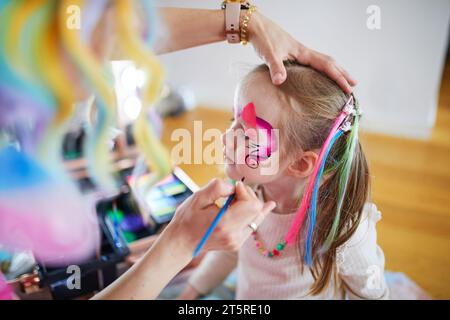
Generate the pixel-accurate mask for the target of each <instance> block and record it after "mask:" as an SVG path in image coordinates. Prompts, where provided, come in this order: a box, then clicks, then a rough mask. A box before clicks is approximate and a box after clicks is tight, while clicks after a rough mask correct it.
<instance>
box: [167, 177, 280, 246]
mask: <svg viewBox="0 0 450 320" xmlns="http://www.w3.org/2000/svg"><path fill="white" fill-rule="evenodd" d="M233 192H236V196H235V201H234V202H233V203H232V204H231V206H230V207H229V208H228V210H227V212H226V213H225V214H224V215H223V217H222V218H221V220H220V221H219V223H218V225H217V226H216V228H215V231H214V232H213V233H212V234H211V237H210V238H209V240H208V241H207V242H206V243H205V247H204V250H238V249H239V248H240V247H241V245H242V244H243V243H244V241H245V240H246V239H247V238H248V236H249V235H250V234H251V229H250V228H249V227H248V225H249V224H250V223H252V222H254V223H256V224H257V225H258V224H259V223H261V222H262V221H263V219H264V217H265V216H266V215H267V214H268V213H269V212H270V211H271V210H273V208H275V203H274V202H273V201H269V202H266V203H264V202H263V201H261V200H259V199H258V198H257V197H256V195H255V193H254V192H253V190H251V188H250V187H248V186H245V185H244V184H243V183H242V182H240V181H239V182H238V183H237V184H236V188H235V187H234V186H233V185H231V184H230V183H228V182H225V181H223V180H219V179H214V180H212V181H211V182H210V183H209V184H208V185H207V186H206V187H204V188H202V189H201V190H199V191H197V192H196V193H194V194H193V195H192V196H191V197H189V198H188V199H187V200H186V201H185V202H184V203H182V204H181V205H180V206H179V207H178V209H177V211H176V214H175V216H174V218H173V219H172V221H171V223H170V224H169V226H168V227H170V228H174V229H176V230H177V233H178V234H179V236H178V241H180V242H182V243H184V245H186V250H188V251H189V252H192V253H193V252H194V249H195V247H196V246H197V245H198V243H199V242H200V240H201V238H202V237H203V235H204V234H205V232H206V230H207V229H208V227H209V226H210V225H211V223H212V222H213V220H214V218H215V217H216V215H217V213H218V211H219V208H218V206H217V205H216V204H215V202H216V201H217V200H218V199H219V198H222V197H228V196H229V195H231V194H232V193H233Z"/></svg>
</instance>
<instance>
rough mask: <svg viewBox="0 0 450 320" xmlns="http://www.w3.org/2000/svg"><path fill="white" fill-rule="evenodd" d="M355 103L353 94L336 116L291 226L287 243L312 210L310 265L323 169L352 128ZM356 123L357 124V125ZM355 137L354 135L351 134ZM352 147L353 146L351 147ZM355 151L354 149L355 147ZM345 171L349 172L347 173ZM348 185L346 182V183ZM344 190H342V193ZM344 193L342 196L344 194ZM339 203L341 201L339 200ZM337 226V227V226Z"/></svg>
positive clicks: (309, 262) (309, 244) (294, 236)
mask: <svg viewBox="0 0 450 320" xmlns="http://www.w3.org/2000/svg"><path fill="white" fill-rule="evenodd" d="M353 104H354V97H353V95H352V96H351V97H350V98H349V100H348V101H347V103H346V104H345V106H344V107H343V111H342V112H341V114H340V115H339V116H338V117H337V118H336V120H335V122H334V124H333V127H332V128H331V130H330V132H329V134H328V136H327V138H326V140H325V142H324V144H323V146H322V148H321V150H320V153H319V158H318V159H317V162H316V164H315V166H314V169H313V173H312V175H311V178H310V180H309V182H308V185H307V188H306V190H305V192H304V194H303V198H302V201H301V203H300V207H299V209H298V211H297V214H296V217H295V219H294V222H293V224H292V226H291V228H290V229H289V231H288V233H287V235H286V238H285V241H286V243H287V244H293V243H294V242H295V239H296V237H297V234H298V232H299V230H300V228H301V226H302V224H303V221H304V219H305V216H306V213H307V212H308V211H309V212H310V225H309V228H308V238H307V241H306V250H305V251H306V253H305V260H306V262H307V264H308V265H311V264H312V256H311V247H312V243H311V242H312V233H313V231H314V230H313V228H314V225H315V220H316V210H317V193H318V189H319V184H320V179H321V177H322V174H323V170H324V167H325V163H326V159H327V157H328V154H329V152H330V150H331V148H332V146H333V144H334V143H335V141H336V140H337V139H338V138H339V137H341V136H342V131H347V130H348V129H350V128H349V127H348V126H349V123H348V121H347V119H348V118H349V117H350V116H352V115H354V113H355V111H354V109H353ZM357 118H358V116H354V117H353V119H354V124H353V127H352V128H351V129H352V130H351V134H354V132H355V127H356V129H357V124H358V120H357ZM355 124H356V126H355ZM351 137H353V136H351ZM350 140H351V142H352V141H353V139H350ZM351 144H352V143H349V145H351ZM350 149H351V148H350ZM353 151H354V149H353ZM353 155H354V152H353V153H351V152H349V153H346V154H345V155H344V157H351V159H353ZM351 161H352V160H350V165H351ZM345 173H347V174H346V175H345ZM348 173H349V171H348V172H344V173H343V175H341V178H342V181H344V180H345V179H347V180H348ZM345 187H346V184H345ZM341 193H342V192H340V195H341ZM344 194H345V191H344V193H343V194H342V198H343V195H344ZM339 201H340V203H341V205H342V201H343V199H341V198H339ZM338 203H339V202H338ZM341 207H342V206H339V205H338V211H337V212H336V215H337V218H336V219H339V218H338V216H339V214H340V208H341ZM336 228H337V227H336Z"/></svg>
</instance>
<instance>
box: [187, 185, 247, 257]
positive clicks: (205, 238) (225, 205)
mask: <svg viewBox="0 0 450 320" xmlns="http://www.w3.org/2000/svg"><path fill="white" fill-rule="evenodd" d="M241 181H242V182H243V181H244V178H242V179H241ZM235 196H236V192H235V193H233V194H232V195H230V196H229V197H228V199H227V200H226V201H225V204H224V205H223V207H222V208H220V210H219V213H218V214H217V216H216V217H215V218H214V221H213V222H212V223H211V225H210V226H209V228H208V230H206V232H205V235H204V236H203V238H202V240H200V243H199V244H198V246H197V248H195V251H194V257H196V256H197V255H198V253H199V252H200V250H201V249H202V247H203V245H204V244H205V242H206V241H207V240H208V238H209V237H210V236H211V233H212V232H213V231H214V229H215V228H216V226H217V224H218V223H219V220H220V218H222V216H223V215H224V214H225V212H226V211H227V209H228V207H229V206H230V204H231V202H232V201H233V199H234V197H235Z"/></svg>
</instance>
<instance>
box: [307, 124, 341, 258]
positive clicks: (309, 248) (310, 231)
mask: <svg viewBox="0 0 450 320" xmlns="http://www.w3.org/2000/svg"><path fill="white" fill-rule="evenodd" d="M342 134H343V131H342V130H338V131H337V132H336V134H335V135H334V137H333V139H332V140H331V142H330V144H329V145H328V148H327V150H326V152H325V156H324V157H323V161H322V163H321V164H320V168H319V172H318V174H317V178H316V181H315V183H314V189H313V194H312V197H311V204H310V208H311V209H310V221H309V228H308V239H307V242H306V257H305V260H306V264H307V265H308V266H311V265H312V245H311V242H312V235H313V231H314V225H315V224H316V214H317V194H318V191H319V184H320V180H321V178H322V174H323V170H324V168H325V163H326V162H327V158H328V154H329V153H330V151H331V149H332V148H333V145H334V143H335V142H336V140H337V139H339V137H341V136H342Z"/></svg>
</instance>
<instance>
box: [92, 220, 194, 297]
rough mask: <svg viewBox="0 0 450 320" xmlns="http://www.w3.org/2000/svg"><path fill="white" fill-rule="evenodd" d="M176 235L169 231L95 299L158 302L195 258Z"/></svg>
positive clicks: (167, 229)
mask: <svg viewBox="0 0 450 320" xmlns="http://www.w3.org/2000/svg"><path fill="white" fill-rule="evenodd" d="M176 235H177V234H176V230H174V228H166V230H165V231H164V232H163V233H162V234H161V236H160V237H159V239H158V240H157V241H156V243H155V244H154V245H153V246H152V248H151V249H150V250H149V251H148V252H147V253H146V254H145V255H144V257H143V258H142V259H141V260H139V262H137V263H136V264H135V265H134V266H133V267H131V268H130V269H129V270H128V271H127V272H126V273H125V274H123V275H122V276H121V277H120V278H119V279H117V280H116V281H115V282H113V283H112V284H111V285H109V286H108V287H107V288H105V289H104V290H103V291H102V292H100V293H99V294H97V295H96V296H95V297H94V299H101V300H106V299H108V300H122V299H123V300H125V299H126V300H129V299H155V298H156V297H157V296H158V294H159V293H160V292H161V290H162V289H163V288H164V287H165V286H166V285H167V283H169V281H170V280H171V279H172V278H173V277H174V276H175V275H176V274H177V273H178V272H180V271H181V270H182V268H184V267H185V266H186V265H187V264H188V263H189V261H190V260H191V257H192V255H191V252H192V250H190V249H187V248H186V247H183V243H182V242H180V241H178V239H179V238H178V237H177V236H176Z"/></svg>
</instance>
